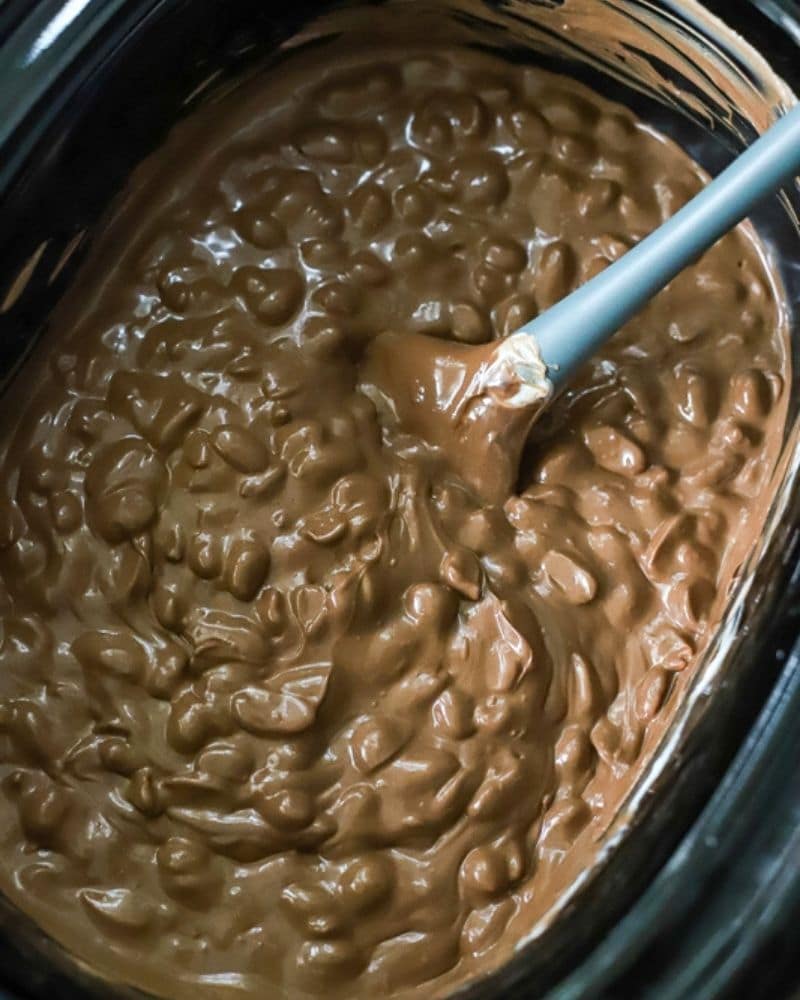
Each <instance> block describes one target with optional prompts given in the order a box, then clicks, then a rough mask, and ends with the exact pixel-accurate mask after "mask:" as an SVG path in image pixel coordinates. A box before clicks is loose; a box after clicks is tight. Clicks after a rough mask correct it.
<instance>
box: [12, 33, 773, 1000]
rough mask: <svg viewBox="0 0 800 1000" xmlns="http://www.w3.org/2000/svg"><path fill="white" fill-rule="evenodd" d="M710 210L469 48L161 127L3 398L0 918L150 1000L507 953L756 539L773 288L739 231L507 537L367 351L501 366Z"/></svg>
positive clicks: (665, 312)
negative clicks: (376, 392)
mask: <svg viewBox="0 0 800 1000" xmlns="http://www.w3.org/2000/svg"><path fill="white" fill-rule="evenodd" d="M335 51H336V50H334V52H335ZM701 183H702V179H701V174H700V172H699V170H698V168H697V167H696V166H695V165H694V164H693V163H692V162H691V161H690V159H689V158H688V157H687V156H686V155H684V154H683V153H682V152H681V151H680V150H678V149H677V148H676V147H675V146H674V145H672V144H671V143H670V142H668V141H666V140H665V139H663V138H662V137H660V136H658V135H657V134H655V133H654V132H653V131H652V130H650V129H648V128H646V127H644V126H643V125H642V124H641V123H639V122H637V121H636V120H635V119H634V118H633V117H632V116H631V115H630V114H629V113H628V112H627V111H625V110H623V109H622V108H619V107H616V106H612V105H610V104H609V103H607V102H606V101H604V100H602V99H600V98H598V97H595V96H593V95H592V94H590V93H589V92H588V91H586V90H584V89H582V88H581V87H579V86H578V85H576V84H574V83H572V82H570V81H569V80H567V79H561V78H557V77H553V76H549V75H546V74H545V73H542V72H539V71H536V70H534V69H529V68H520V67H512V66H510V65H508V64H505V63H503V62H501V61H499V60H497V59H494V58H491V57H489V56H486V55H480V54H477V53H471V52H469V51H466V50H442V51H439V50H437V51H429V52H425V51H419V52H410V51H405V52H403V53H402V54H400V53H398V52H395V51H393V50H387V51H386V52H385V53H382V54H381V53H376V52H374V51H372V52H368V53H364V52H362V53H358V52H355V53H350V54H349V55H347V54H343V51H342V50H339V52H338V54H337V55H336V56H335V57H334V56H333V55H325V54H324V52H323V54H321V55H319V54H318V55H317V56H316V57H314V58H313V59H311V58H306V59H305V61H304V60H303V58H299V61H298V60H296V61H295V62H294V63H293V62H292V60H289V61H287V62H285V63H284V64H283V65H282V66H281V67H279V68H278V69H276V70H275V71H274V72H272V73H268V74H266V75H264V76H263V77H262V78H260V79H258V80H256V81H254V82H251V83H249V84H248V85H246V86H244V87H243V88H240V89H239V90H237V91H235V93H233V94H232V95H229V96H228V97H227V98H225V99H223V100H222V101H220V102H217V103H215V104H212V105H210V106H208V107H207V108H206V109H204V110H203V111H201V112H199V113H197V114H196V115H195V116H194V117H193V118H191V119H189V120H188V121H187V122H185V123H184V124H182V125H181V126H179V127H178V128H177V129H176V130H175V132H174V133H173V135H172V137H171V138H170V140H169V141H168V143H167V144H166V146H165V147H164V149H163V150H162V151H160V152H159V153H157V154H156V155H155V157H154V158H152V159H151V160H150V161H149V162H148V163H147V164H146V165H145V166H144V167H143V168H142V169H140V171H139V172H138V173H137V175H136V176H135V178H134V180H133V182H132V184H131V186H130V189H129V192H128V194H127V196H126V198H125V200H124V202H123V203H122V205H121V207H120V208H118V210H117V212H116V217H115V218H114V219H113V220H111V222H110V224H109V228H108V230H107V232H106V235H105V236H104V238H103V239H102V241H101V242H100V244H99V246H98V248H97V250H96V252H95V254H94V259H93V261H92V262H91V263H90V266H89V268H88V270H86V271H85V272H84V274H83V276H82V278H81V280H80V282H79V283H78V285H77V286H76V287H75V288H74V290H73V291H72V292H71V294H70V295H69V296H68V300H67V302H66V303H65V304H64V306H63V308H61V309H60V311H59V312H58V313H57V315H56V316H55V317H54V319H53V321H52V324H51V326H52V329H51V331H50V334H49V337H48V339H47V340H46V341H45V343H44V346H43V347H42V349H41V350H40V351H39V354H38V357H37V359H35V360H34V361H32V362H31V363H30V365H29V367H28V368H27V369H26V370H25V372H23V373H22V374H21V375H20V376H19V377H18V378H17V380H16V384H15V388H14V390H13V392H12V393H11V395H10V396H8V397H7V398H6V400H5V402H4V403H3V427H4V430H3V439H2V475H1V477H0V479H1V482H2V516H1V517H0V572H1V573H2V593H1V594H0V608H1V610H2V631H3V643H2V652H1V654H0V667H1V668H2V669H1V672H0V696H1V700H0V761H1V765H0V870H1V872H2V886H3V888H4V890H5V892H6V893H7V894H8V895H9V896H10V897H11V898H12V899H13V900H14V901H15V902H16V903H17V904H18V905H19V906H20V907H22V909H24V910H25V911H27V912H28V913H30V914H31V915H32V916H33V917H34V918H35V919H36V920H37V921H38V922H39V923H40V924H41V925H43V926H44V927H45V928H46V929H47V930H48V931H50V932H51V933H52V934H53V935H54V936H55V937H56V938H57V939H58V940H60V941H61V942H62V943H64V944H65V945H66V946H67V947H68V948H70V949H72V950H73V951H74V952H75V953H76V954H77V955H79V956H80V957H81V958H83V959H84V960H86V961H88V962H89V963H90V964H91V965H93V966H94V967H95V968H97V969H99V970H100V971H101V972H104V973H105V974H107V975H109V976H113V977H116V978H120V979H123V980H126V981H128V982H133V983H136V984H138V985H139V986H141V987H144V988H146V989H150V990H152V991H154V992H156V993H161V994H166V995H168V996H171V997H191V998H201V997H208V998H212V997H213V998H216V997H227V996H229V995H230V994H232V993H233V994H235V995H239V991H240V990H241V989H243V988H244V989H247V990H251V991H252V992H253V995H260V996H278V995H280V996H288V997H301V996H314V995H325V996H326V997H338V996H341V997H345V996H346V997H351V996H355V995H361V996H368V997H375V996H380V995H392V996H394V995H401V994H405V993H408V992H414V991H419V992H415V995H435V994H437V993H442V992H446V991H447V990H448V989H449V988H451V987H452V986H454V985H456V984H459V983H461V982H463V981H464V980H465V979H467V978H469V977H470V976H473V975H476V974H478V973H479V972H481V971H485V970H487V969H490V968H493V967H495V966H496V965H498V964H499V963H500V962H501V961H503V960H504V959H506V958H507V957H508V956H509V954H510V953H511V951H512V949H513V947H514V945H515V944H516V943H517V942H518V941H519V940H520V939H521V938H522V937H523V936H524V934H525V933H526V932H528V931H530V930H531V928H532V927H533V926H534V924H535V923H536V922H537V920H539V918H541V917H543V916H544V915H545V914H546V913H547V912H548V910H550V909H551V908H552V906H553V904H554V903H555V902H556V901H557V900H558V899H559V897H560V896H561V895H562V894H563V892H564V891H565V889H566V888H568V886H569V885H570V883H571V881H572V880H573V879H574V877H575V874H576V872H578V871H579V870H581V869H582V868H585V867H586V866H588V865H589V864H590V863H591V861H592V859H593V858H594V857H595V854H596V851H597V846H598V843H600V842H602V833H603V830H604V829H606V827H607V825H608V823H609V821H610V819H611V817H612V816H613V813H614V809H615V807H616V805H617V804H618V803H619V801H620V799H621V796H623V795H624V793H625V791H626V790H628V789H630V788H631V785H632V783H633V781H634V780H635V779H636V778H637V777H638V776H639V775H640V774H641V773H642V771H643V768H644V766H645V764H646V762H647V760H648V758H649V756H650V755H651V753H652V749H653V747H654V746H655V745H656V743H657V738H658V735H659V733H660V732H661V731H662V730H663V726H664V725H665V722H666V721H667V720H668V719H669V718H670V716H671V713H672V711H673V709H674V706H675V703H676V700H677V699H678V698H679V697H680V694H681V692H682V690H683V687H684V686H685V683H686V677H687V676H689V675H690V674H691V672H692V670H693V667H694V665H695V664H696V662H697V658H698V654H699V653H700V652H701V651H702V650H703V648H704V646H705V645H707V643H708V640H709V637H710V635H711V633H712V632H713V629H714V626H715V623H716V622H717V620H718V617H719V614H720V611H721V609H722V608H723V607H724V604H725V601H726V595H727V592H728V590H729V585H730V583H731V581H732V579H733V577H734V575H735V571H736V568H737V566H738V564H739V562H740V561H741V559H742V557H743V556H744V555H745V554H746V552H747V550H748V548H749V546H750V544H751V540H752V538H753V537H754V536H755V535H756V534H757V533H758V531H759V528H760V525H761V521H762V518H763V500H764V491H765V490H766V488H767V484H768V482H769V480H770V475H771V471H772V468H773V465H774V462H775V459H776V455H777V451H778V447H779V442H780V439H781V434H782V426H783V418H784V409H785V406H784V404H785V396H786V393H785V391H784V385H785V382H786V378H787V360H786V351H785V336H784V332H783V330H782V327H781V318H780V317H781V313H780V309H779V306H778V300H777V299H776V293H775V288H774V284H773V282H772V280H771V277H770V274H769V272H768V270H767V269H766V268H765V265H764V263H763V258H762V256H761V254H760V251H759V248H758V245H757V244H756V242H755V240H754V238H753V236H752V234H751V233H750V232H748V231H747V230H743V229H740V230H739V231H737V232H735V233H733V234H731V235H729V236H726V237H725V239H723V240H722V241H721V242H720V243H719V244H718V245H717V246H716V247H715V248H714V249H713V250H711V251H710V252H709V253H708V254H706V255H705V256H704V257H703V258H702V259H701V260H700V261H699V262H698V263H696V264H695V265H694V266H693V267H691V268H690V269H688V270H687V271H686V272H685V273H684V274H682V275H681V276H680V277H679V278H677V279H676V280H675V281H674V282H672V284H671V285H670V286H669V287H668V288H667V289H666V290H665V291H664V292H662V293H661V294H660V295H659V296H657V298H656V299H655V300H654V301H653V302H652V303H651V304H650V305H649V306H648V307H647V309H645V310H644V312H643V313H642V314H641V316H640V317H639V318H638V319H636V320H635V321H634V322H632V323H630V324H629V325H628V326H627V327H626V328H625V329H624V330H623V331H622V332H621V333H620V334H619V335H618V336H617V337H616V338H615V339H614V341H613V342H612V343H611V344H610V345H609V346H608V348H607V349H606V350H605V352H604V353H603V354H602V356H601V357H598V358H597V359H596V360H595V361H594V362H593V363H592V364H590V365H589V366H587V368H586V370H585V372H584V374H583V376H582V378H580V379H579V380H578V381H577V382H576V384H575V386H574V387H573V388H572V389H571V390H570V391H569V392H568V393H567V394H566V395H565V396H564V397H563V398H562V399H560V400H559V401H558V402H557V404H556V405H555V406H554V407H553V409H552V410H551V412H550V413H549V415H548V416H547V417H545V418H543V420H542V421H541V422H540V423H539V424H537V426H536V427H535V429H534V431H533V433H532V436H531V439H530V441H529V445H528V448H527V450H526V453H525V456H524V459H523V467H522V472H521V475H520V480H519V482H518V485H517V488H516V489H515V491H514V492H513V494H512V495H509V496H507V497H505V498H503V502H502V503H499V504H496V505H492V506H486V505H485V504H482V503H481V501H480V500H479V499H478V498H477V496H476V494H475V493H474V492H473V491H472V490H471V489H470V488H469V487H468V486H466V485H465V484H464V483H463V482H462V481H460V480H459V479H458V477H457V476H456V475H454V474H453V473H452V472H451V471H450V466H449V465H448V463H447V461H446V460H445V457H444V454H443V450H442V449H441V448H439V449H437V448H435V447H430V446H429V445H426V444H425V443H424V441H423V440H422V439H421V438H420V437H416V436H412V435H409V434H399V433H397V434H395V433H393V432H392V431H391V430H388V429H387V428H385V427H382V426H381V422H380V421H379V419H378V417H377V414H376V410H375V408H374V406H373V404H372V402H370V400H369V399H368V398H367V397H366V396H365V395H364V394H362V393H361V392H360V391H358V389H357V385H358V382H359V378H360V374H359V371H360V369H359V365H360V362H361V359H362V358H363V356H364V353H365V349H366V346H367V345H368V343H369V342H370V339H371V338H372V337H373V336H375V335H376V334H377V333H379V332H381V331H383V330H385V329H392V330H394V331H401V332H402V331H407V332H412V333H425V334H429V335H431V336H436V337H442V338H452V339H453V340H456V341H458V342H460V343H462V344H464V343H466V344H481V343H485V342H487V341H489V340H490V339H491V338H499V337H503V336H504V335H506V334H507V333H509V332H510V331H512V330H514V329H515V328H516V327H517V326H519V325H520V324H521V323H524V322H525V321H526V320H529V319H531V318H532V317H533V316H535V315H536V314H537V312H540V311H542V310H544V309H547V308H548V307H549V306H550V305H552V304H553V303H554V302H555V301H556V300H557V299H559V298H560V297H561V296H563V295H565V294H566V293H567V292H569V291H570V289H572V288H574V287H575V286H576V285H578V284H579V283H581V282H583V281H585V280H586V279H588V278H589V277H591V276H592V275H594V274H596V273H597V272H598V271H600V270H601V269H602V268H604V267H606V266H608V264H609V262H610V261H613V260H614V259H615V258H617V257H618V256H619V255H620V254H622V253H624V252H625V250H626V249H627V248H628V247H630V246H631V245H632V244H633V243H635V242H636V240H638V239H640V238H641V237H642V236H643V235H644V234H646V233H647V232H648V231H650V230H652V229H653V228H654V227H656V226H657V225H658V224H659V223H660V222H662V221H663V220H664V219H665V218H667V216H669V215H670V214H671V213H672V212H674V211H675V210H676V209H677V208H678V207H679V206H680V205H681V204H682V203H683V202H685V201H686V200H687V199H688V198H689V197H690V195H691V194H692V193H693V192H695V191H696V190H697V189H698V188H699V187H700V185H701ZM409 343H410V342H409ZM403 349H404V347H403V344H402V341H400V342H398V344H397V351H398V353H399V354H400V353H402V352H403ZM409 350H411V347H409ZM412 360H413V359H412ZM406 362H407V363H410V362H409V358H406V359H405V361H404V363H406ZM422 438H424V434H423V435H422ZM439 443H441V442H439ZM445 444H446V443H445ZM444 451H445V452H446V447H445V448H444ZM486 475H491V469H487V470H486Z"/></svg>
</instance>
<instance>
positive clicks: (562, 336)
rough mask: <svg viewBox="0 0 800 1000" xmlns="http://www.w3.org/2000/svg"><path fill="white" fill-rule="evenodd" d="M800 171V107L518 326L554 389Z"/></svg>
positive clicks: (781, 119) (558, 388)
mask: <svg viewBox="0 0 800 1000" xmlns="http://www.w3.org/2000/svg"><path fill="white" fill-rule="evenodd" d="M798 174H800V105H798V106H796V107H794V108H793V109H792V110H791V111H789V112H788V113H787V114H786V115H784V116H783V117H782V118H780V119H779V120H778V121H777V122H776V123H775V124H774V125H772V126H771V127H770V128H769V129H768V130H767V131H766V132H765V133H764V135H762V136H761V137H760V138H759V139H757V140H756V142H754V143H753V145H752V146H750V147H749V148H748V149H747V150H745V152H743V153H742V154H741V155H740V156H738V157H737V158H736V159H735V160H734V162H733V163H732V164H731V165H730V166H729V167H727V168H726V169H725V170H724V171H723V172H722V173H721V174H719V176H718V177H716V178H715V179H714V180H713V181H711V182H710V183H709V184H708V185H707V186H706V187H705V188H704V189H703V190H702V191H701V192H700V193H699V194H698V195H696V196H695V197H694V198H692V200H691V201H689V202H688V203H687V204H686V205H684V206H683V208H681V209H680V210H679V211H678V212H676V213H675V215H673V216H672V217H671V218H670V219H668V220H667V221H666V222H665V223H664V224H663V225H662V226H659V228H658V229H656V230H655V231H654V232H653V233H651V234H650V235H649V236H647V237H646V238H645V239H643V240H642V241H641V242H640V243H638V244H637V245H636V246H635V247H633V248H632V249H631V250H629V251H628V252H627V253H626V254H625V255H624V256H623V257H621V258H620V259H619V260H618V261H616V262H615V263H614V264H612V265H611V266H610V267H608V268H606V270H605V271H602V272H601V273H600V274H598V275H597V276H596V277H595V278H592V279H591V280H590V281H588V282H587V283H586V284H585V285H583V286H582V287H581V288H579V289H577V290H576V291H574V292H572V293H571V294H570V295H568V296H566V297H565V298H564V299H562V300H561V302H559V303H557V304H556V305H554V306H553V307H552V308H550V309H548V310H547V311H546V312H544V313H542V315H541V316H538V317H537V318H536V319H534V320H532V321H531V322H530V323H527V324H526V325H525V326H523V327H521V328H520V330H519V331H518V333H530V334H533V335H534V337H535V338H536V342H537V344H538V348H539V354H540V355H541V359H542V361H543V362H544V365H545V366H546V369H547V376H548V378H549V380H550V382H551V383H552V386H553V389H554V394H555V393H558V391H559V390H560V389H562V388H563V387H564V386H565V385H566V383H567V382H569V380H570V379H571V378H572V376H573V375H574V374H575V372H576V370H577V369H578V368H579V367H580V366H581V364H583V362H585V361H586V360H587V359H588V358H589V357H591V355H592V354H594V353H595V352H596V351H598V350H599V348H600V347H602V345H603V343H604V342H605V341H606V340H607V339H608V338H609V337H610V336H611V335H612V334H614V333H615V332H616V331H617V330H618V329H619V328H620V327H621V326H622V325H623V324H624V323H625V322H626V321H627V320H629V319H630V318H631V317H632V316H633V315H635V313H637V312H638V311H639V310H640V309H641V308H642V307H643V306H644V305H645V304H646V303H647V301H648V300H649V299H650V298H652V297H653V295H655V294H656V292H658V291H659V290H660V289H662V288H663V287H664V286H665V285H666V284H668V283H669V282H670V281H671V280H672V279H673V278H674V277H675V276H676V275H677V274H678V273H679V272H680V271H682V270H683V268H685V267H686V266H687V265H688V264H690V263H691V262H692V261H693V260H695V259H696V258H697V257H698V256H699V255H700V254H701V253H703V251H704V250H707V249H708V248H709V247H710V246H712V244H714V243H716V241H717V240H718V239H719V238H720V237H721V236H724V234H725V233H726V232H728V230H730V229H732V228H733V227H734V226H735V225H736V224H737V223H739V222H741V220H742V219H744V218H745V216H747V215H748V214H749V213H750V211H751V210H752V208H753V207H754V206H755V205H756V204H757V203H758V202H759V201H760V200H761V199H763V198H764V197H765V196H766V195H768V194H771V193H772V192H774V191H776V190H778V189H780V188H781V187H783V186H784V185H785V184H786V183H788V182H789V181H790V180H792V179H793V178H795V177H796V176H797V175H798Z"/></svg>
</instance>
